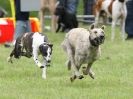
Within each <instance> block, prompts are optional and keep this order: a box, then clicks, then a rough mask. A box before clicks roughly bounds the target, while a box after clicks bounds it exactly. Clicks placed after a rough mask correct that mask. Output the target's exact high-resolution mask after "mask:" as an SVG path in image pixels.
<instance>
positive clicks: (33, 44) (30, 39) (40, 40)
mask: <svg viewBox="0 0 133 99" xmlns="http://www.w3.org/2000/svg"><path fill="white" fill-rule="evenodd" d="M52 47H53V44H50V43H48V39H47V36H46V35H42V34H41V33H38V32H35V33H25V34H24V35H23V36H21V37H18V38H17V40H16V43H15V47H14V49H13V50H12V52H11V54H10V56H9V57H8V62H11V63H12V58H13V56H14V58H20V57H21V56H26V57H28V58H31V57H32V56H33V59H34V61H35V63H36V65H37V66H38V67H40V68H42V70H43V72H42V78H44V79H46V65H47V64H49V63H50V62H51V54H52ZM39 53H40V54H41V55H42V56H43V63H41V62H40V61H39V60H38V54H39Z"/></svg>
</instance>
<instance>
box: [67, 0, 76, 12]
mask: <svg viewBox="0 0 133 99" xmlns="http://www.w3.org/2000/svg"><path fill="white" fill-rule="evenodd" d="M78 2H79V0H67V11H68V12H70V13H73V14H76V12H77V6H78Z"/></svg>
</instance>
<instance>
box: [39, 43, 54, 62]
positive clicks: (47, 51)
mask: <svg viewBox="0 0 133 99" xmlns="http://www.w3.org/2000/svg"><path fill="white" fill-rule="evenodd" d="M52 47H53V44H49V43H43V44H41V45H40V46H39V51H40V53H41V54H42V56H43V58H44V60H46V61H47V63H50V62H51V55H52Z"/></svg>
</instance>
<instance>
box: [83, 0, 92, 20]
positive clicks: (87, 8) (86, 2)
mask: <svg viewBox="0 0 133 99" xmlns="http://www.w3.org/2000/svg"><path fill="white" fill-rule="evenodd" d="M94 3H95V0H83V7H84V15H93V5H94ZM84 19H85V20H88V21H90V22H91V21H93V20H94V19H93V18H84Z"/></svg>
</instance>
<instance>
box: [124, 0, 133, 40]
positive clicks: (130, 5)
mask: <svg viewBox="0 0 133 99" xmlns="http://www.w3.org/2000/svg"><path fill="white" fill-rule="evenodd" d="M125 31H126V33H127V38H126V39H127V40H129V39H133V0H129V1H127V17H126V23H125Z"/></svg>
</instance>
